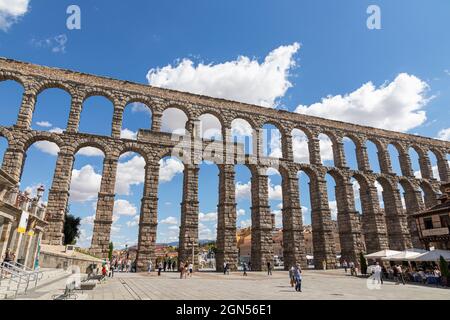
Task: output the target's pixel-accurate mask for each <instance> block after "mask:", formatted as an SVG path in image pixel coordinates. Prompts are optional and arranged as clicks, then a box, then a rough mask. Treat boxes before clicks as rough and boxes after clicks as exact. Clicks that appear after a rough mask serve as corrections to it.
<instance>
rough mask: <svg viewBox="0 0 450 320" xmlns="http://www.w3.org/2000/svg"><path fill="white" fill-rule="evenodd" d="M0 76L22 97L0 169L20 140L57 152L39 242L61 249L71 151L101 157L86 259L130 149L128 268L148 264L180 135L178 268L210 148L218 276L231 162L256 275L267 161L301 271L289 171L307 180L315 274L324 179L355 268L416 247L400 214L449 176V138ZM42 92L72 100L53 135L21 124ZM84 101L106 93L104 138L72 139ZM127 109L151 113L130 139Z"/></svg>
mask: <svg viewBox="0 0 450 320" xmlns="http://www.w3.org/2000/svg"><path fill="white" fill-rule="evenodd" d="M4 80H12V81H16V82H18V83H20V84H21V85H22V86H23V88H24V93H23V98H22V103H21V106H20V110H19V114H18V117H17V122H16V124H15V125H14V126H10V127H0V137H4V138H6V140H7V143H8V147H7V149H6V152H5V154H4V156H3V165H2V168H3V169H4V170H5V171H6V172H7V173H8V174H10V175H11V176H12V177H14V178H16V179H19V180H20V177H21V175H22V168H23V164H24V161H25V157H26V150H27V149H28V147H29V146H30V145H32V144H33V143H34V142H36V141H42V140H46V141H50V142H53V143H55V144H56V145H58V147H59V150H60V151H59V153H58V158H57V162H56V169H55V173H54V179H53V183H52V185H51V189H50V192H49V198H48V208H47V217H46V219H47V221H48V223H49V225H48V228H47V230H46V232H45V236H44V241H45V243H47V244H54V245H60V244H61V243H62V241H63V225H64V209H65V208H66V205H67V201H68V198H69V188H70V181H71V172H72V168H73V162H74V155H75V154H76V153H77V152H78V150H80V149H81V148H84V147H95V148H98V149H100V150H101V151H102V152H103V153H104V155H105V158H104V165H103V173H102V181H101V187H100V192H99V195H98V203H97V212H96V216H95V222H94V233H93V238H92V244H91V251H92V253H93V254H95V255H97V256H102V257H106V256H107V254H108V244H109V240H110V233H111V225H112V222H113V206H114V197H115V195H114V185H115V180H116V171H117V166H118V161H119V157H120V155H122V154H124V153H125V152H129V151H131V152H136V153H138V154H139V155H141V156H142V157H143V158H144V159H145V162H146V166H145V180H144V192H143V198H142V205H141V213H140V221H139V236H138V254H137V267H138V270H146V268H147V265H148V262H149V261H150V260H153V259H154V257H155V244H156V243H155V241H156V231H157V224H158V223H157V222H158V219H157V204H158V196H157V195H158V190H157V189H158V184H159V177H158V176H159V166H160V165H159V161H160V159H162V158H164V157H166V156H168V155H171V154H172V151H173V149H174V148H175V147H176V146H178V144H179V141H178V140H180V139H184V140H188V141H190V142H192V143H191V144H190V145H189V148H188V149H187V151H186V150H185V149H184V150H185V151H183V152H184V153H183V152H182V154H181V157H180V158H181V159H182V160H183V162H184V183H183V199H182V203H181V227H180V237H179V239H180V246H179V257H180V259H181V261H185V260H187V259H189V257H190V256H191V254H192V244H194V245H195V244H196V243H198V225H199V221H198V214H199V201H198V173H199V164H200V163H201V161H202V160H206V158H207V157H206V156H205V155H204V154H205V153H204V151H206V149H208V151H210V152H209V153H208V154H209V156H208V159H207V160H209V161H213V162H215V163H216V164H217V165H218V167H219V170H220V174H219V190H218V193H219V201H218V223H217V247H218V253H217V255H216V259H217V264H216V265H217V267H218V269H220V268H221V267H222V265H223V262H224V261H227V262H228V263H229V264H230V265H232V266H233V267H236V265H237V260H238V250H237V243H236V220H237V214H236V199H235V183H234V181H235V165H237V164H245V165H246V166H247V167H248V168H249V169H250V172H251V175H252V177H251V201H252V207H251V214H252V229H251V233H252V237H251V239H252V248H251V251H252V252H251V262H252V266H253V268H254V269H255V270H263V269H264V268H265V266H266V262H267V261H271V260H272V257H273V239H272V230H273V224H272V216H271V212H270V205H269V200H268V174H267V170H268V169H269V168H270V167H275V166H276V169H277V170H278V171H279V173H280V175H281V177H282V191H283V192H282V195H283V199H282V201H283V208H282V223H283V256H284V260H285V266H286V267H287V266H290V265H292V264H294V263H300V264H301V265H305V264H306V255H305V250H304V235H303V230H304V229H303V222H302V221H303V220H302V209H301V208H302V206H301V204H300V195H299V183H298V181H299V178H298V173H299V172H304V173H306V174H307V175H308V178H309V180H310V183H309V186H310V197H311V220H312V229H313V247H314V258H315V259H314V260H315V261H316V264H317V265H316V267H318V268H319V267H320V268H321V267H322V265H323V262H325V263H326V265H327V267H329V268H333V267H334V266H335V264H336V252H335V251H336V249H335V243H334V237H333V234H332V218H331V210H330V206H329V201H328V196H327V182H326V176H327V174H329V175H331V176H332V177H333V179H334V181H335V184H336V187H335V193H336V202H337V220H338V225H339V235H340V242H341V243H340V246H341V255H342V258H345V259H347V260H353V261H357V259H358V258H357V257H358V256H359V254H360V252H362V251H369V252H372V251H377V250H382V249H385V248H388V247H389V248H391V249H398V250H402V249H406V248H410V247H413V246H420V243H419V241H418V234H417V230H416V228H415V224H414V222H413V220H412V218H410V216H411V214H413V213H415V212H417V211H420V210H422V209H424V208H425V206H431V205H433V204H435V202H436V198H437V195H438V194H439V192H440V191H439V190H440V187H441V183H442V182H444V181H450V170H449V165H448V160H447V157H448V154H449V153H450V143H449V142H444V141H439V140H434V139H430V138H425V137H420V136H414V135H408V134H403V133H397V132H391V131H386V130H381V129H374V128H368V127H364V126H359V125H354V124H346V123H342V122H337V121H332V120H325V119H320V118H315V117H309V116H305V115H300V114H295V113H291V112H286V111H279V110H272V109H266V108H262V107H258V106H254V105H248V104H242V103H237V102H231V101H225V100H221V99H214V98H209V97H204V96H198V95H193V94H188V93H181V92H176V91H171V90H166V89H160V88H154V87H150V86H146V85H140V84H134V83H130V82H125V81H119V80H114V79H109V78H102V77H97V76H93V75H88V74H82V73H77V72H72V71H67V70H61V69H53V68H48V67H42V66H37V65H32V64H28V63H23V62H18V61H13V60H8V59H0V82H1V81H4ZM49 88H59V89H62V90H65V91H66V92H68V93H69V94H70V97H71V106H70V113H69V115H68V122H67V126H66V128H65V131H63V132H62V133H58V132H44V131H37V130H33V129H32V128H31V123H32V118H33V112H34V108H35V104H36V99H37V95H38V94H39V93H40V92H42V91H44V90H46V89H49ZM92 96H103V97H106V98H107V99H109V100H110V101H111V103H112V105H113V107H114V109H113V115H112V119H111V123H112V126H111V135H110V136H101V135H93V134H85V133H80V132H79V123H80V115H81V112H82V109H83V102H84V101H85V100H87V99H88V98H89V97H92ZM133 102H136V103H140V104H143V105H146V106H147V107H148V108H149V109H150V110H151V115H152V126H151V130H150V129H141V130H139V132H138V135H137V139H133V140H132V139H125V138H123V137H121V129H122V124H123V113H124V109H125V107H126V106H127V105H129V104H130V103H133ZM174 108H176V109H179V110H181V111H183V112H184V113H185V115H186V119H187V121H185V122H183V126H185V127H184V128H182V129H183V130H181V131H180V130H175V131H178V135H175V137H179V138H180V137H181V138H180V139H173V137H174V135H172V134H170V133H166V132H165V130H164V128H162V118H163V116H164V112H165V111H166V110H168V109H174ZM218 110H220V112H218ZM205 114H208V115H212V116H214V117H216V118H217V120H218V121H220V125H221V134H220V133H219V134H215V137H214V139H209V138H208V137H207V136H206V137H205V136H204V135H203V134H202V132H201V131H202V130H201V129H199V124H200V122H201V118H202V115H205ZM236 119H241V120H245V122H247V123H248V124H249V125H250V126H251V127H252V132H253V133H252V134H251V140H252V146H251V150H250V151H249V152H244V155H243V156H242V154H241V152H242V148H240V144H239V143H236V142H235V141H234V139H233V134H232V123H233V121H234V120H236ZM104 121H107V119H104ZM266 124H270V125H273V126H274V127H276V128H277V129H278V130H279V132H280V134H279V136H280V139H281V143H279V144H278V145H279V146H280V148H281V150H279V152H278V153H277V157H276V158H275V157H274V158H271V157H269V156H265V155H264V153H263V152H262V150H263V149H264V148H263V145H262V141H263V130H262V128H263V127H264V126H265V125H266ZM295 130H297V131H298V130H301V132H303V133H304V135H305V137H304V138H302V139H301V140H299V139H297V138H296V135H294V134H293V131H295ZM166 131H167V130H166ZM320 135H326V136H327V137H329V139H330V140H331V145H332V160H333V161H332V163H333V165H332V166H327V163H328V162H324V161H322V158H321V149H320V139H319V136H320ZM202 137H203V138H202ZM345 139H350V140H351V141H352V142H353V143H354V146H355V153H356V162H357V168H353V169H350V168H349V167H348V166H347V161H346V154H345V152H344V142H345V141H346V140H345ZM175 140H177V141H175ZM369 141H370V142H372V143H374V144H375V146H376V148H377V151H378V152H377V154H378V161H379V168H380V172H379V173H375V172H374V171H373V170H372V168H371V163H370V162H369V156H368V152H367V148H366V143H367V142H369ZM208 142H209V143H208ZM300 143H301V145H300ZM390 145H392V146H394V147H395V148H396V149H397V152H398V159H395V161H396V162H395V163H397V161H398V163H399V167H400V171H401V174H399V173H395V172H394V170H393V159H391V157H390V155H389V152H388V148H389V146H390ZM211 146H212V147H211ZM304 146H306V148H304ZM295 148H296V149H300V150H304V149H305V152H306V153H307V155H306V156H304V157H303V156H302V157H300V158H299V157H294V152H293V151H295V150H294V149H295ZM410 149H414V150H415V151H416V152H417V154H418V161H419V167H420V178H418V177H417V176H416V175H415V174H414V170H413V166H412V161H411V157H410V154H409V151H410ZM211 150H213V151H212V152H211ZM430 152H432V153H433V154H434V156H435V158H436V162H437V163H436V167H437V171H438V173H439V177H435V176H434V174H433V165H432V163H431V160H430V157H429V153H430ZM179 155H180V154H179ZM239 155H240V156H239ZM278 155H281V156H280V157H278ZM172 156H173V154H172ZM294 158H296V159H294ZM302 158H308V159H309V161H308V163H302V162H299V161H298V160H299V159H302ZM187 159H189V160H192V161H188V160H187ZM294 160H295V161H294ZM238 161H241V162H242V163H238ZM324 163H325V164H324ZM397 171H398V170H397ZM352 180H356V181H357V182H358V184H359V195H355V191H354V185H353V184H352ZM377 184H379V185H381V187H382V189H383V191H382V200H383V207H382V206H381V205H380V201H379V197H378V192H379V191H378V189H377V187H376V185H377ZM399 186H401V187H402V189H403V191H404V195H403V196H404V202H405V203H404V205H405V208H406V209H405V208H404V206H403V204H402V195H401V193H400V189H399ZM355 196H358V197H359V199H360V203H361V209H360V211H361V212H359V210H357V208H356V205H355Z"/></svg>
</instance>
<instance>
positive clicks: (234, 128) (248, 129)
mask: <svg viewBox="0 0 450 320" xmlns="http://www.w3.org/2000/svg"><path fill="white" fill-rule="evenodd" d="M231 133H232V135H233V136H238V137H242V136H244V137H247V136H250V137H251V136H252V135H253V128H252V126H251V125H250V124H249V123H248V122H247V121H245V120H243V119H235V120H233V122H232V123H231Z"/></svg>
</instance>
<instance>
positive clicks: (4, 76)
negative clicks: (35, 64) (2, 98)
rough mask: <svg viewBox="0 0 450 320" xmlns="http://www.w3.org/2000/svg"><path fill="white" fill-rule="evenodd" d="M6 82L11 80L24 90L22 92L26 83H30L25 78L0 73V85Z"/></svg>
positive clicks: (13, 74) (14, 74)
mask: <svg viewBox="0 0 450 320" xmlns="http://www.w3.org/2000/svg"><path fill="white" fill-rule="evenodd" d="M8 80H12V81H15V82H17V83H19V84H20V85H21V86H22V87H23V88H24V90H25V88H26V86H27V83H29V82H30V81H29V80H27V79H26V78H25V77H22V76H20V75H19V74H16V73H9V72H1V71H0V83H1V82H3V81H8Z"/></svg>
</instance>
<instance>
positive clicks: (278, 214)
mask: <svg viewBox="0 0 450 320" xmlns="http://www.w3.org/2000/svg"><path fill="white" fill-rule="evenodd" d="M272 214H274V215H275V227H276V228H282V227H283V213H282V211H281V210H274V211H272Z"/></svg>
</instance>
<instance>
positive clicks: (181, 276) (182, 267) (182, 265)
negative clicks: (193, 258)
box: [180, 262, 184, 279]
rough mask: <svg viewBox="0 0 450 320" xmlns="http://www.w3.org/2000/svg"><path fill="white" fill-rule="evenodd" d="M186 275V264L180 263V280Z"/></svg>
mask: <svg viewBox="0 0 450 320" xmlns="http://www.w3.org/2000/svg"><path fill="white" fill-rule="evenodd" d="M183 275H184V264H183V262H180V279H183Z"/></svg>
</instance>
